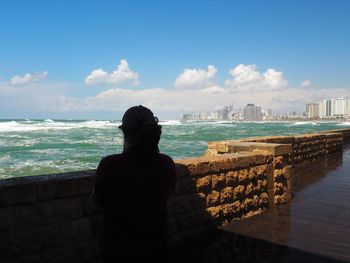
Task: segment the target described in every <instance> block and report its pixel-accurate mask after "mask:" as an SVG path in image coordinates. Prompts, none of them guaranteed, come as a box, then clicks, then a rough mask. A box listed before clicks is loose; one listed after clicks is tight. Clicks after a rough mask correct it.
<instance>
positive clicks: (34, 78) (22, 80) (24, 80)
mask: <svg viewBox="0 0 350 263" xmlns="http://www.w3.org/2000/svg"><path fill="white" fill-rule="evenodd" d="M47 76H48V72H47V71H43V72H37V73H33V74H31V73H27V74H25V75H24V76H18V75H16V76H13V77H12V78H11V80H10V84H11V85H14V86H25V85H28V84H30V83H33V82H39V81H42V80H44V79H46V78H47Z"/></svg>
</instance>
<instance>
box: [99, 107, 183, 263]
mask: <svg viewBox="0 0 350 263" xmlns="http://www.w3.org/2000/svg"><path fill="white" fill-rule="evenodd" d="M119 128H120V129H121V130H122V132H123V135H124V146H123V151H122V153H120V154H113V155H109V156H107V157H105V158H103V159H102V160H101V161H100V163H99V165H98V167H97V170H96V175H95V181H94V189H93V198H94V200H95V201H96V202H97V203H98V204H99V205H100V206H102V208H103V211H104V225H103V230H102V236H101V250H102V256H103V259H104V262H116V260H117V259H123V260H122V261H121V262H129V261H130V262H132V261H134V260H139V259H142V261H145V262H148V261H146V260H151V262H165V261H166V249H167V242H168V230H167V213H166V203H167V200H168V197H169V195H170V193H171V191H172V189H173V188H174V187H175V183H176V173H175V164H174V161H173V160H172V158H171V157H169V156H167V155H165V154H161V153H160V152H159V148H158V143H159V140H160V136H161V126H160V125H159V124H158V119H157V117H155V116H154V115H153V113H152V111H151V110H150V109H148V108H146V107H144V106H141V105H140V106H135V107H131V108H129V109H128V110H127V111H126V112H125V113H124V116H123V119H122V125H121V126H119Z"/></svg>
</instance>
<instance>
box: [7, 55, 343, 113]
mask: <svg viewBox="0 0 350 263" xmlns="http://www.w3.org/2000/svg"><path fill="white" fill-rule="evenodd" d="M94 72H95V73H94ZM96 72H97V73H96ZM216 72H217V69H216V68H215V67H214V66H213V65H209V66H208V67H207V68H206V69H200V68H193V69H189V68H186V69H184V70H183V72H181V73H180V74H179V75H178V76H177V77H175V78H174V79H175V81H174V87H168V88H164V87H153V88H144V89H130V88H128V84H130V82H131V83H135V82H137V81H138V78H139V75H138V74H137V73H135V72H133V71H131V69H130V67H129V65H128V63H127V61H126V60H121V61H120V64H119V66H118V68H117V70H116V71H114V72H112V73H107V72H104V71H103V70H102V69H101V70H100V71H99V70H97V71H96V70H95V71H93V72H92V73H91V74H89V76H87V77H86V81H85V83H88V84H90V85H93V83H95V84H97V83H100V84H102V83H103V84H110V85H112V86H111V87H106V88H105V90H102V91H100V92H98V93H97V94H95V95H92V96H85V97H84V96H79V97H77V96H70V95H69V87H67V85H63V86H62V85H60V84H59V83H55V82H47V81H46V82H45V83H39V82H35V81H34V82H32V83H30V84H28V85H27V86H26V88H25V89H24V90H23V88H21V87H15V86H13V85H10V84H8V83H6V82H3V83H2V82H0V102H4V104H3V105H5V102H6V101H7V102H8V101H11V103H6V105H7V106H6V107H10V108H11V107H12V108H16V109H23V110H25V111H31V110H33V111H34V110H36V111H41V112H47V113H52V114H55V113H67V114H70V113H77V114H78V113H79V114H80V113H86V114H87V115H88V114H90V113H91V114H93V113H98V112H99V113H101V114H102V113H103V112H115V113H116V116H117V113H120V112H123V111H125V109H127V108H128V107H130V106H134V105H139V104H142V105H145V106H147V107H150V108H151V109H152V110H154V111H155V112H156V113H157V114H161V116H163V118H167V117H168V118H178V117H180V114H181V113H185V112H197V111H199V112H200V111H211V110H213V109H215V108H217V107H219V106H224V105H229V104H233V105H234V106H235V107H237V108H242V107H244V106H245V105H246V104H247V103H255V104H258V105H261V106H262V107H263V108H270V109H272V110H273V111H274V112H275V113H277V112H279V113H285V112H289V111H298V112H299V113H301V112H302V111H304V109H305V103H308V102H317V101H321V100H323V99H326V98H335V97H338V96H347V97H349V96H350V89H347V88H330V89H320V88H317V87H314V86H312V85H311V81H310V80H303V81H302V82H301V84H300V85H299V86H296V87H293V86H291V85H290V84H289V82H288V81H287V79H286V78H285V77H284V75H283V72H282V71H280V70H277V69H274V68H268V69H266V70H265V71H260V70H259V69H258V68H257V66H256V65H253V64H251V65H243V64H239V65H237V66H235V67H233V68H231V69H230V70H229V72H228V79H226V80H225V81H223V84H222V85H220V83H218V82H217V81H216ZM113 83H114V84H113ZM44 84H45V85H44ZM121 84H123V85H124V87H121V86H120V85H121ZM68 86H69V85H68ZM80 88H82V89H84V88H86V87H84V86H81V87H80ZM9 98H10V100H9ZM0 105H1V103H0ZM0 110H4V109H1V106H0Z"/></svg>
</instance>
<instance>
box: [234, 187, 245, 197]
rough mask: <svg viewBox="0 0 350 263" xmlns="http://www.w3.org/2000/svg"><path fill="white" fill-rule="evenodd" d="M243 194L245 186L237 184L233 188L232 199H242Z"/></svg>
mask: <svg viewBox="0 0 350 263" xmlns="http://www.w3.org/2000/svg"><path fill="white" fill-rule="evenodd" d="M244 194H245V187H244V186H243V185H238V186H236V187H235V188H234V189H233V198H234V200H240V201H241V200H243V198H244Z"/></svg>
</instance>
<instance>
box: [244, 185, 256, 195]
mask: <svg viewBox="0 0 350 263" xmlns="http://www.w3.org/2000/svg"><path fill="white" fill-rule="evenodd" d="M245 194H246V196H252V195H253V194H254V185H253V184H252V183H248V184H247V186H246V191H245Z"/></svg>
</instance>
